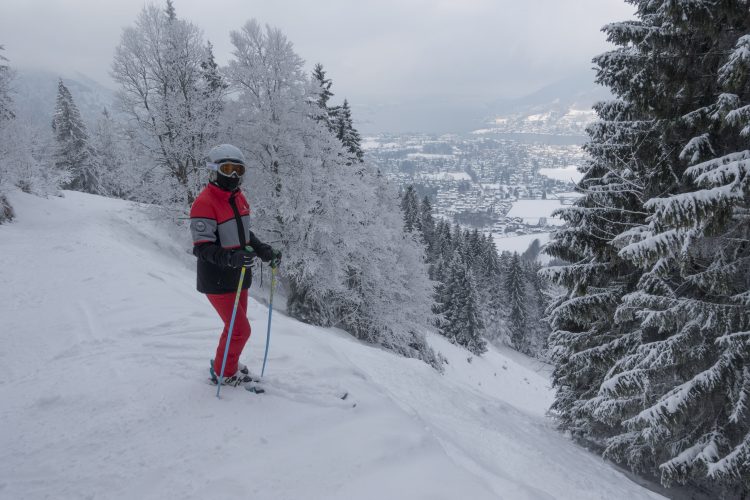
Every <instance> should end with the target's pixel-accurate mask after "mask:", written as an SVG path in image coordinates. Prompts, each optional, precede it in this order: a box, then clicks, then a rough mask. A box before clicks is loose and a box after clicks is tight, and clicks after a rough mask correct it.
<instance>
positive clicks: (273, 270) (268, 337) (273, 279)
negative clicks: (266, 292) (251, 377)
mask: <svg viewBox="0 0 750 500" xmlns="http://www.w3.org/2000/svg"><path fill="white" fill-rule="evenodd" d="M275 284H276V267H271V297H270V298H269V299H268V329H267V330H266V353H265V354H264V355H263V368H262V369H261V371H260V378H263V374H264V373H265V372H266V360H267V359H268V344H269V343H270V342H271V314H272V313H273V287H274V285H275Z"/></svg>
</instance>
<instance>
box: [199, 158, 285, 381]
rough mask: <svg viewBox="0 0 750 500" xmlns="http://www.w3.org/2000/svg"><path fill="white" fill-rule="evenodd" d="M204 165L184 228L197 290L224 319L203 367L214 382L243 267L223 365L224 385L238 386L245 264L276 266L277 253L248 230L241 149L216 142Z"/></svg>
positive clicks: (242, 371) (245, 330) (243, 370)
mask: <svg viewBox="0 0 750 500" xmlns="http://www.w3.org/2000/svg"><path fill="white" fill-rule="evenodd" d="M206 165H207V166H208V168H209V169H210V174H209V175H210V177H209V179H210V181H209V183H208V184H207V185H206V187H205V188H203V190H202V191H201V192H200V194H199V195H198V197H197V198H196V199H195V202H194V203H193V206H192V208H191V209H190V232H191V234H192V237H193V254H194V255H195V256H196V257H198V285H197V288H198V291H199V292H201V293H204V294H206V297H208V300H209V302H211V305H212V306H213V307H214V309H216V312H217V313H218V314H219V316H220V317H221V319H222V321H223V322H224V330H223V331H222V333H221V338H220V339H219V345H218V347H217V348H216V356H215V357H214V359H213V360H211V368H210V370H209V371H210V374H211V380H212V381H213V382H214V383H218V382H219V380H218V379H219V373H220V372H221V363H222V359H223V357H224V349H225V346H226V341H227V336H228V330H229V322H230V319H231V317H232V309H233V307H234V299H235V294H236V291H237V287H238V285H239V280H240V275H241V270H242V268H243V267H245V268H248V269H247V270H246V272H245V279H244V281H243V283H242V292H241V295H240V301H239V304H238V308H237V315H236V318H235V322H234V331H233V332H232V339H231V341H230V343H229V353H228V355H227V361H226V366H225V368H224V375H225V377H224V384H225V385H239V384H244V383H249V382H251V381H252V379H251V377H250V375H249V371H248V369H247V367H246V366H245V365H243V364H241V363H240V362H239V359H240V354H242V349H243V348H244V347H245V344H246V343H247V341H248V339H249V338H250V323H249V321H248V319H247V289H248V288H250V284H251V283H252V270H251V266H252V265H253V262H254V261H255V258H256V257H259V258H260V259H261V260H263V261H265V262H271V266H273V267H276V266H277V265H278V264H279V261H280V260H281V252H280V251H279V250H275V249H273V248H272V247H271V246H270V245H267V244H265V243H262V242H261V241H260V240H258V238H257V237H256V236H255V234H253V232H252V231H251V230H250V207H249V205H248V203H247V200H246V199H245V195H244V194H243V193H242V191H241V190H240V185H241V184H242V179H243V176H244V175H245V157H244V156H243V154H242V152H241V151H240V150H239V149H238V148H236V147H235V146H232V145H230V144H221V145H219V146H216V147H214V148H212V149H211V150H210V151H209V152H208V155H207V164H206ZM227 374H229V375H227Z"/></svg>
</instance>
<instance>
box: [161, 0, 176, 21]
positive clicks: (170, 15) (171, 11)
mask: <svg viewBox="0 0 750 500" xmlns="http://www.w3.org/2000/svg"><path fill="white" fill-rule="evenodd" d="M164 12H166V14H167V19H169V20H170V21H176V20H177V11H175V8H174V3H172V0H167V7H166V8H165V9H164Z"/></svg>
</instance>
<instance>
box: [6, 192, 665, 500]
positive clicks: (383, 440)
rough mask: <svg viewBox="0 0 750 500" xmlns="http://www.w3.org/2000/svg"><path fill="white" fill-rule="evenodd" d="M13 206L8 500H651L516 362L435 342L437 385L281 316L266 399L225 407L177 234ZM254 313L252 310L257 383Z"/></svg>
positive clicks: (94, 204) (240, 396)
mask: <svg viewBox="0 0 750 500" xmlns="http://www.w3.org/2000/svg"><path fill="white" fill-rule="evenodd" d="M12 202H13V203H14V205H15V207H16V211H17V214H18V219H17V221H16V222H15V223H13V224H10V225H5V226H0V282H1V283H2V286H1V287H0V318H1V320H0V325H1V326H0V332H1V333H0V342H1V345H2V348H1V349H0V363H1V364H2V367H3V371H4V377H3V378H2V381H1V382H0V400H1V401H2V402H3V404H2V408H1V409H0V497H2V498H24V499H35V498H71V499H74V498H75V499H78V498H97V499H99V498H149V499H150V498H153V499H172V498H174V499H186V498H253V499H302V498H304V499H318V498H321V499H322V498H326V499H327V498H333V499H337V498H340V499H344V498H345V499H370V498H372V499H378V500H382V499H384V498H392V499H412V498H420V499H489V498H505V499H553V498H559V499H618V498H623V499H626V498H627V499H638V498H657V497H658V496H657V495H654V494H652V493H649V492H648V491H646V490H644V489H642V488H641V487H639V486H637V485H636V484H634V483H632V482H630V481H629V480H628V479H626V478H625V477H624V476H623V475H622V474H621V473H619V472H617V471H616V470H614V469H613V468H611V467H610V466H608V465H607V464H605V463H604V462H603V461H602V460H600V459H599V458H597V457H595V456H594V455H591V454H589V453H587V452H586V451H584V450H583V449H581V448H579V447H577V446H575V445H574V444H573V443H571V442H570V441H569V440H567V439H566V438H565V437H564V436H562V435H561V434H559V433H558V432H556V431H555V430H554V429H553V428H552V425H551V423H550V422H549V421H547V420H546V419H545V417H544V411H545V409H546V408H547V406H548V404H549V402H550V399H551V392H550V389H549V387H548V375H547V369H546V367H544V366H543V365H539V364H536V363H534V362H532V361H529V360H527V359H526V358H524V357H522V356H520V355H517V354H515V353H512V352H503V351H498V350H496V349H492V350H490V352H489V353H487V355H486V356H484V357H483V358H473V359H471V362H469V355H468V353H467V352H465V351H463V350H460V349H457V348H456V347H454V346H452V345H450V344H448V343H446V342H445V341H443V339H441V338H439V337H434V338H433V339H432V340H433V343H434V345H435V346H436V347H437V348H438V349H439V350H440V351H441V352H443V354H444V355H445V356H446V357H447V358H448V359H449V361H450V364H449V365H448V367H447V370H446V373H445V375H442V376H441V375H439V374H437V373H436V372H435V371H434V370H432V369H431V368H429V367H428V366H426V365H425V364H423V363H420V362H418V361H415V360H409V359H403V358H399V357H397V356H394V355H392V354H390V353H388V352H385V351H383V350H380V349H377V348H373V347H370V346H367V345H364V344H362V343H360V342H358V341H356V340H355V339H353V338H351V337H350V336H348V335H346V334H345V333H343V332H340V331H337V330H331V329H322V328H316V327H312V326H308V325H304V324H301V323H299V322H296V321H294V320H292V319H290V318H287V317H285V316H283V315H282V314H280V313H277V314H276V315H275V316H274V325H273V326H274V327H273V337H272V344H271V351H270V352H271V353H270V358H269V364H268V367H267V377H266V378H267V385H268V393H267V394H264V395H253V394H250V393H248V392H246V391H244V390H241V389H236V388H227V389H225V390H224V391H223V394H222V399H221V400H218V399H216V398H215V397H214V393H215V388H214V387H212V386H210V385H208V384H207V383H206V375H207V371H206V369H207V367H208V359H209V357H210V356H211V354H212V351H213V349H214V347H215V342H216V337H217V334H218V330H219V326H220V325H219V323H218V321H217V317H216V315H215V313H214V312H213V310H212V309H211V306H210V305H209V303H208V302H207V301H206V300H205V298H204V297H203V296H202V295H200V294H198V293H197V292H196V291H195V290H194V286H193V285H194V273H193V261H192V257H191V256H190V255H189V254H188V253H187V251H186V245H185V243H186V238H185V237H184V236H182V237H181V236H178V235H175V234H169V233H170V232H169V231H168V230H166V229H164V228H166V227H167V226H166V225H159V224H157V223H155V222H153V221H151V220H150V219H151V218H152V217H151V216H150V215H148V212H146V211H144V210H143V209H141V208H139V207H137V206H135V205H133V204H130V203H126V202H122V201H117V200H109V199H104V198H99V197H95V196H89V195H84V194H79V193H71V192H67V193H65V198H53V199H49V200H41V199H38V198H32V197H30V196H27V195H22V194H16V195H14V196H13V197H12ZM256 292H258V291H256ZM265 316H266V309H265V307H264V306H263V305H262V304H260V303H258V302H256V301H251V305H250V319H251V323H252V325H253V327H254V330H255V333H254V334H253V337H252V338H251V340H250V343H249V345H248V348H247V349H246V355H245V357H244V361H245V362H246V363H247V364H249V365H250V366H251V368H253V369H256V371H257V369H258V368H259V366H260V362H261V359H262V352H263V348H264V342H265V335H264V333H265V326H266V319H265ZM343 393H348V397H347V398H346V399H345V400H342V399H340V398H339V397H340V396H341V395H342V394H343Z"/></svg>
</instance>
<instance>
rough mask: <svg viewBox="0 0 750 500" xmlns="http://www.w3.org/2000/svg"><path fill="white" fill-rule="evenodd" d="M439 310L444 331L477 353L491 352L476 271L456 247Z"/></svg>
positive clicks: (446, 335) (449, 336) (444, 334)
mask: <svg viewBox="0 0 750 500" xmlns="http://www.w3.org/2000/svg"><path fill="white" fill-rule="evenodd" d="M446 276H447V278H446V281H445V284H444V286H443V289H442V291H441V292H442V293H441V295H442V297H441V303H440V304H439V310H440V313H441V315H442V318H441V321H440V333H441V334H442V335H443V336H445V337H446V338H448V340H450V341H451V342H452V343H454V344H458V345H461V346H463V347H465V348H466V349H468V350H469V351H471V352H472V353H474V354H476V355H477V356H479V355H481V354H484V353H485V352H486V351H487V342H486V341H485V340H484V338H483V336H484V324H483V323H482V317H481V312H480V310H479V300H478V297H477V290H476V281H475V280H474V273H473V272H472V271H471V268H470V267H469V265H468V263H466V262H465V260H464V258H463V256H462V255H461V252H460V251H459V250H458V249H456V251H455V252H454V256H453V259H452V260H451V263H450V266H449V267H448V270H447V272H446Z"/></svg>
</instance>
